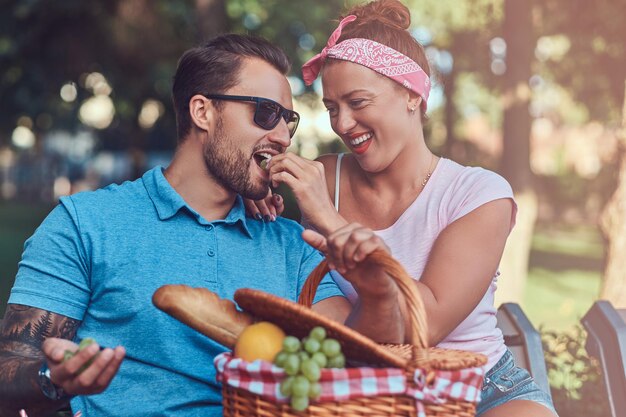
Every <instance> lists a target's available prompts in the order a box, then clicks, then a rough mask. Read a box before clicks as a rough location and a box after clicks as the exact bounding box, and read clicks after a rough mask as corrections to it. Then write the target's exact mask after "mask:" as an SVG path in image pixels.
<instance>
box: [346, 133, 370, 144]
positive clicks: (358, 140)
mask: <svg viewBox="0 0 626 417" xmlns="http://www.w3.org/2000/svg"><path fill="white" fill-rule="evenodd" d="M371 137H372V134H371V133H366V134H364V135H361V136H359V137H358V138H354V139H352V140H351V141H350V145H352V146H359V145H360V144H361V143H363V142H365V141H366V140H368V139H370V138H371Z"/></svg>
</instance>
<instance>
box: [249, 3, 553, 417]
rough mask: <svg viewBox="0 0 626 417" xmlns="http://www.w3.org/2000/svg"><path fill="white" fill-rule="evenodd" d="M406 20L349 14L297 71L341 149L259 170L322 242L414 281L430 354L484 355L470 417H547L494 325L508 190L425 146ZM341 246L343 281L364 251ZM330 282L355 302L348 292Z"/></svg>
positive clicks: (258, 210)
mask: <svg viewBox="0 0 626 417" xmlns="http://www.w3.org/2000/svg"><path fill="white" fill-rule="evenodd" d="M409 24H410V13H409V11H408V9H407V8H406V7H405V6H404V5H402V4H401V3H399V2H398V1H397V0H378V1H374V2H372V3H369V4H366V5H363V6H359V7H355V8H353V9H352V10H351V11H350V12H349V13H348V16H347V17H345V18H344V19H343V20H342V21H341V23H340V24H339V27H338V28H337V29H336V30H335V32H334V33H333V34H332V35H331V37H330V39H329V41H328V44H327V46H326V48H324V50H323V51H322V52H321V53H320V54H319V55H317V56H316V57H314V58H313V59H312V60H311V61H309V62H307V63H306V64H305V65H304V67H303V75H304V80H305V82H306V83H308V84H310V83H312V82H313V80H315V78H316V77H317V76H318V75H321V77H322V84H323V92H324V97H323V102H324V104H325V106H326V108H327V109H328V113H329V116H330V120H331V125H332V128H333V130H334V131H335V133H337V135H339V137H340V138H341V139H342V140H343V142H344V143H345V144H346V146H347V147H348V148H349V149H350V151H351V153H349V154H346V155H338V156H337V155H325V156H322V157H320V158H319V159H318V160H317V161H309V160H306V159H303V158H300V157H298V156H296V155H294V154H284V155H280V156H276V157H274V158H272V160H271V161H270V162H269V164H268V170H269V175H270V178H271V180H272V183H273V185H274V186H277V185H278V184H281V183H284V184H286V185H287V186H289V187H290V188H291V189H292V190H293V192H294V195H295V197H296V200H297V202H298V205H299V207H300V209H301V211H302V214H303V221H304V222H305V223H307V224H308V225H309V226H310V227H311V228H313V229H317V230H319V231H321V232H322V233H323V234H324V235H328V234H329V233H331V232H332V231H336V230H338V229H340V228H343V229H341V230H345V229H346V225H347V224H351V225H352V226H351V227H349V228H348V229H350V230H354V229H355V228H356V229H358V231H359V233H360V234H363V235H367V234H372V233H375V234H376V235H378V236H379V237H380V238H382V239H383V240H384V242H385V243H386V244H387V245H388V247H389V248H390V251H391V253H392V254H393V255H394V257H395V258H396V259H398V260H399V261H400V262H401V263H402V264H403V265H404V267H405V268H406V269H407V271H408V272H409V274H410V275H411V276H412V277H414V279H415V280H416V286H417V287H418V289H419V292H420V294H421V296H422V298H423V300H424V303H425V306H426V311H427V316H428V320H429V321H428V322H429V343H430V345H431V346H435V345H436V346H439V347H444V348H454V349H462V350H469V351H473V352H478V353H483V354H485V355H487V357H488V363H487V370H488V372H487V374H486V377H485V383H484V389H483V392H482V397H483V399H482V401H481V402H480V404H479V405H478V408H477V412H478V415H480V416H484V417H492V416H509V415H515V416H534V417H539V416H554V415H556V413H555V412H554V408H553V405H552V402H551V399H550V397H549V395H547V394H546V393H544V392H543V391H542V390H541V389H540V388H539V387H538V386H537V384H536V383H535V382H534V381H533V380H532V378H531V377H530V375H529V374H528V373H527V372H526V371H525V370H523V369H520V368H517V367H515V365H514V363H513V359H512V355H511V353H510V352H509V351H508V349H507V348H506V346H505V345H504V341H503V337H502V333H501V332H500V330H499V329H498V328H497V327H496V317H495V313H496V310H495V308H494V305H493V302H494V292H495V289H496V279H497V276H498V275H499V272H498V264H499V262H500V258H501V256H502V251H503V250H504V245H505V242H506V239H507V237H508V235H509V233H510V231H511V228H512V227H513V225H514V223H515V215H516V210H517V207H516V204H515V202H514V200H513V194H512V191H511V188H510V186H509V184H508V183H507V182H506V181H505V180H504V179H503V178H502V177H500V176H499V175H497V174H495V173H493V172H490V171H487V170H484V169H481V168H471V167H463V166H461V165H459V164H457V163H455V162H453V161H451V160H448V159H444V158H439V157H437V156H435V155H434V154H433V153H432V152H430V150H429V149H428V148H427V146H426V144H425V141H424V136H423V132H422V118H423V115H424V113H425V111H426V107H427V105H426V102H427V99H428V92H429V89H430V82H429V68H428V62H427V60H426V57H425V54H424V50H423V48H422V46H421V45H420V44H419V43H418V42H417V41H416V40H415V39H414V38H413V37H412V36H411V34H410V33H409V32H408V30H407V29H408V27H409ZM331 196H332V200H331ZM333 200H334V201H333ZM248 207H249V211H250V212H251V213H252V214H256V215H257V217H260V215H261V214H265V216H266V219H267V218H268V217H271V216H272V215H274V214H275V213H276V211H275V210H276V209H278V212H280V211H281V209H282V201H281V200H280V197H279V196H270V197H269V198H268V199H266V200H265V201H261V202H257V206H254V205H252V204H250V202H249V204H248ZM309 233H310V232H309ZM346 236H347V234H345V233H343V232H336V233H331V238H329V242H328V243H329V244H331V245H332V244H334V243H342V244H344V243H345V239H347V237H346ZM346 247H347V249H346V250H345V251H344V252H343V254H342V256H335V257H333V258H329V264H330V265H331V268H334V269H336V270H337V271H338V272H339V273H342V274H343V273H345V272H346V271H349V270H350V269H352V268H354V267H355V265H356V264H357V263H358V262H359V261H361V260H362V259H364V258H365V256H367V255H368V254H369V253H370V252H371V248H369V246H367V245H358V244H354V245H351V244H350V242H348V244H347V245H346ZM335 279H336V281H337V282H338V283H339V284H340V286H341V288H342V290H343V291H344V293H346V295H347V296H348V298H350V300H351V301H352V302H354V301H355V297H356V294H355V293H354V291H353V290H352V288H351V287H350V284H349V283H347V282H346V281H345V280H343V279H342V278H341V276H339V275H335Z"/></svg>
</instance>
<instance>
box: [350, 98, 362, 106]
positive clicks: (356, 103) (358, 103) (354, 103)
mask: <svg viewBox="0 0 626 417" xmlns="http://www.w3.org/2000/svg"><path fill="white" fill-rule="evenodd" d="M363 103H365V100H362V99H355V100H350V105H351V106H352V107H359V106H362V105H363Z"/></svg>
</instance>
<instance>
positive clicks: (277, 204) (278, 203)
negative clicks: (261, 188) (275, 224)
mask: <svg viewBox="0 0 626 417" xmlns="http://www.w3.org/2000/svg"><path fill="white" fill-rule="evenodd" d="M272 199H273V201H274V209H275V210H276V216H280V215H281V214H283V211H285V200H283V197H282V196H281V195H280V194H274V195H273V196H272Z"/></svg>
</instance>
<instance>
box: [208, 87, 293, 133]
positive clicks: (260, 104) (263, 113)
mask: <svg viewBox="0 0 626 417" xmlns="http://www.w3.org/2000/svg"><path fill="white" fill-rule="evenodd" d="M204 97H206V98H210V99H213V100H228V101H251V102H254V103H256V109H255V110H254V123H256V124H257V125H258V126H260V127H262V128H263V129H265V130H272V129H274V128H275V127H276V125H277V124H278V122H280V118H281V117H282V118H283V119H285V122H287V129H289V137H293V135H294V133H296V129H297V128H298V122H300V115H299V114H298V113H296V112H295V111H293V110H289V109H286V108H284V107H283V106H281V105H280V104H278V103H276V102H275V101H274V100H270V99H269V98H263V97H253V96H229V95H223V94H207V95H205V96H204Z"/></svg>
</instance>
